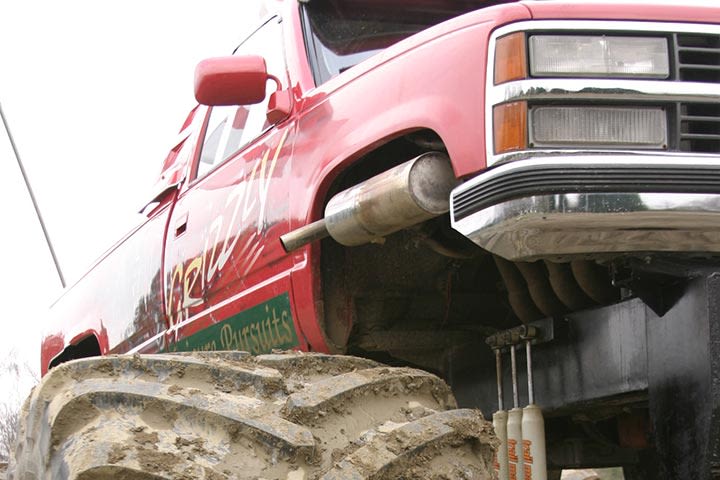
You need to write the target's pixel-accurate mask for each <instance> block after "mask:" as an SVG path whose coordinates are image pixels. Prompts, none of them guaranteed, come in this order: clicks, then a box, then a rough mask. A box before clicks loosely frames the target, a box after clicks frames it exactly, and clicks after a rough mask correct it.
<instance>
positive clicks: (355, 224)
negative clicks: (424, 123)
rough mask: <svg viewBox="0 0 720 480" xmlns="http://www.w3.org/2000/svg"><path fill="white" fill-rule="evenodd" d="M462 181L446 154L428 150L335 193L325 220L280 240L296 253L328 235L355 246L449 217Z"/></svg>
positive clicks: (284, 236)
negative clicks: (444, 214) (457, 177)
mask: <svg viewBox="0 0 720 480" xmlns="http://www.w3.org/2000/svg"><path fill="white" fill-rule="evenodd" d="M458 183H459V182H458V180H457V179H456V178H455V174H454V172H453V169H452V165H451V164H450V159H449V158H448V156H447V155H446V154H444V153H438V152H429V153H424V154H422V155H420V156H419V157H417V158H415V159H413V160H410V161H408V162H405V163H403V164H401V165H398V166H397V167H393V168H391V169H390V170H387V171H385V172H383V173H381V174H379V175H376V176H375V177H373V178H371V179H369V180H366V181H364V182H362V183H360V184H358V185H356V186H354V187H351V188H349V189H347V190H343V191H342V192H340V193H338V194H337V195H335V196H334V197H333V198H331V199H330V202H328V204H327V206H326V207H325V218H323V219H321V220H318V221H316V222H313V223H311V224H308V225H305V226H303V227H300V228H298V229H296V230H293V231H292V232H289V233H286V234H285V235H283V236H281V237H280V241H281V242H282V244H283V247H284V248H285V251H286V252H292V251H293V250H297V249H298V248H300V247H303V246H305V245H307V244H308V243H310V242H313V241H315V240H320V239H322V238H325V237H327V236H330V237H332V238H333V239H334V240H335V241H337V242H338V243H340V244H342V245H345V246H348V247H353V246H358V245H364V244H366V243H371V242H380V241H382V238H383V237H385V236H387V235H390V234H392V233H395V232H397V231H399V230H402V229H405V228H408V227H411V226H413V225H417V224H419V223H422V222H424V221H425V220H429V219H431V218H434V217H437V216H439V215H442V214H443V213H446V212H447V211H448V210H449V209H450V192H451V191H452V189H453V188H455V187H456V186H457V185H458Z"/></svg>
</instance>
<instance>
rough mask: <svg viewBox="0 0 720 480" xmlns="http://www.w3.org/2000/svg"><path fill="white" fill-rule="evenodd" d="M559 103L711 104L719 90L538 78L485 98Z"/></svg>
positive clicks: (707, 86) (692, 84)
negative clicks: (625, 101) (586, 101)
mask: <svg viewBox="0 0 720 480" xmlns="http://www.w3.org/2000/svg"><path fill="white" fill-rule="evenodd" d="M588 84H592V87H588ZM568 95H572V97H568ZM558 99H567V100H572V101H576V100H632V101H633V102H653V101H654V102H658V101H661V102H705V103H711V102H720V87H719V86H718V84H717V83H699V82H674V81H668V80H624V79H622V80H618V79H595V78H592V79H562V78H540V79H531V80H520V81H517V82H511V83H505V84H502V85H498V86H496V87H493V89H492V90H491V91H490V92H489V95H488V101H489V102H490V103H491V104H492V105H497V104H498V103H503V102H511V101H518V100H558Z"/></svg>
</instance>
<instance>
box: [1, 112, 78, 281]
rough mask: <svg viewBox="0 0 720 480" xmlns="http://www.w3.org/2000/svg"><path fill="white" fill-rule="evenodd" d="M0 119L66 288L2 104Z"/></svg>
mask: <svg viewBox="0 0 720 480" xmlns="http://www.w3.org/2000/svg"><path fill="white" fill-rule="evenodd" d="M0 117H2V122H3V125H4V126H5V131H6V132H7V136H8V138H9V139H10V145H11V146H12V149H13V152H14V153H15V158H16V159H17V163H18V166H19V167H20V172H21V173H22V176H23V180H25V186H26V187H27V190H28V193H29V194H30V199H31V200H32V203H33V207H35V213H36V214H37V218H38V221H39V222H40V227H42V231H43V234H44V235H45V241H46V242H47V245H48V248H49V249H50V255H51V256H52V259H53V262H54V263H55V268H56V269H57V273H58V277H60V284H61V285H62V286H63V288H65V277H63V274H62V270H61V269H60V263H58V259H57V256H56V255H55V249H54V248H53V246H52V242H51V241H50V235H49V234H48V231H47V228H45V222H44V221H43V217H42V214H41V213H40V207H38V203H37V200H36V199H35V194H34V193H33V189H32V187H31V186H30V180H29V179H28V176H27V173H26V172H25V167H24V166H23V163H22V160H21V159H20V153H19V152H18V149H17V146H16V145H15V140H14V139H13V136H12V132H10V125H8V122H7V119H6V118H5V113H3V109H2V104H0Z"/></svg>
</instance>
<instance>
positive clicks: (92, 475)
mask: <svg viewBox="0 0 720 480" xmlns="http://www.w3.org/2000/svg"><path fill="white" fill-rule="evenodd" d="M24 408H25V410H24V415H23V419H22V423H21V427H20V428H21V430H20V432H19V438H20V442H19V444H18V447H17V451H16V462H15V464H14V465H11V469H10V470H11V472H10V476H9V478H10V479H19V480H31V479H32V480H39V479H60V478H62V479H82V480H85V479H110V478H112V479H130V478H132V479H153V480H155V479H207V480H216V479H241V478H242V479H268V480H270V479H288V480H300V479H307V480H310V479H326V480H331V479H402V478H406V479H410V478H421V479H425V478H428V479H430V478H438V479H440V478H446V479H485V478H490V477H491V475H490V472H491V470H492V465H491V463H492V456H493V448H494V447H495V446H496V440H495V438H494V436H493V433H492V425H491V424H489V423H488V422H486V421H485V420H484V419H483V418H482V416H481V414H480V412H478V411H476V410H465V409H460V410H458V409H455V408H456V404H455V400H454V399H453V397H452V394H451V392H450V390H449V388H448V387H447V385H446V384H445V383H444V382H443V381H442V380H440V379H439V378H437V377H435V376H434V375H431V374H429V373H426V372H423V371H420V370H413V369H408V368H389V367H385V366H382V365H380V364H377V363H375V362H372V361H369V360H364V359H360V358H354V357H343V356H330V355H319V354H301V353H289V354H273V355H262V356H258V357H251V356H249V355H246V354H244V353H242V352H218V353H208V354H172V355H170V354H168V355H165V354H161V355H148V356H138V355H136V356H134V357H131V356H119V357H105V358H93V359H83V360H77V361H73V362H69V363H67V364H63V365H61V366H59V367H57V368H55V369H54V370H53V371H52V372H51V373H50V374H49V375H47V376H46V377H45V379H44V380H43V381H42V383H41V384H40V385H39V386H38V387H37V388H36V389H35V391H34V392H33V394H32V396H31V397H30V398H29V399H28V401H27V402H26V404H25V407H24Z"/></svg>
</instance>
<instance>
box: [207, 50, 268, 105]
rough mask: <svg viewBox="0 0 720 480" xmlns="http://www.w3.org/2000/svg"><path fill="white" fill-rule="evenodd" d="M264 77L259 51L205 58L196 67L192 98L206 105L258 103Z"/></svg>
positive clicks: (263, 60) (260, 99)
mask: <svg viewBox="0 0 720 480" xmlns="http://www.w3.org/2000/svg"><path fill="white" fill-rule="evenodd" d="M267 80H268V74H267V67H266V66H265V59H264V58H263V57H261V56H259V55H242V56H233V57H216V58H208V59H206V60H203V61H202V62H200V63H199V64H198V66H197V67H196V68H195V99H196V100H197V101H198V102H199V103H200V104H202V105H208V106H223V105H252V104H253V103H260V102H262V101H263V100H264V99H265V86H266V84H267Z"/></svg>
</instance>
